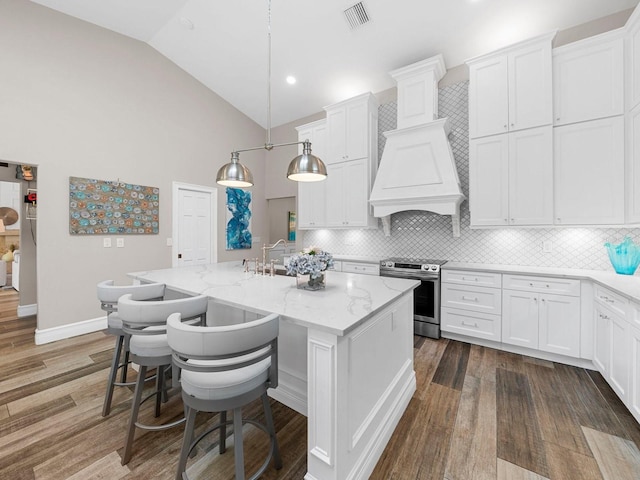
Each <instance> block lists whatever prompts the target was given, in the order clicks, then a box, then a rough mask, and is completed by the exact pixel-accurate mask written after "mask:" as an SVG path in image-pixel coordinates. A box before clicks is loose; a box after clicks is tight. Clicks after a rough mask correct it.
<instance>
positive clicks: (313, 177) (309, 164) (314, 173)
mask: <svg viewBox="0 0 640 480" xmlns="http://www.w3.org/2000/svg"><path fill="white" fill-rule="evenodd" d="M287 178H288V179H289V180H295V181H296V182H319V181H321V180H324V179H325V178H327V167H326V166H325V164H324V162H323V161H322V160H320V159H319V158H318V157H316V156H315V155H312V154H311V143H310V142H309V141H308V140H306V141H305V142H304V143H303V148H302V155H298V156H297V157H296V158H294V159H293V160H291V163H290V164H289V168H288V170H287Z"/></svg>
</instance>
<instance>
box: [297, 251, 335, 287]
mask: <svg viewBox="0 0 640 480" xmlns="http://www.w3.org/2000/svg"><path fill="white" fill-rule="evenodd" d="M330 267H333V255H331V254H330V253H329V252H325V251H323V250H322V249H321V248H320V247H308V248H305V249H303V250H302V252H300V253H299V254H298V255H293V256H292V257H291V258H290V259H289V264H288V265H287V275H306V274H309V276H310V278H311V279H312V280H313V279H316V278H319V277H320V276H321V275H322V272H324V271H325V270H326V269H327V268H330Z"/></svg>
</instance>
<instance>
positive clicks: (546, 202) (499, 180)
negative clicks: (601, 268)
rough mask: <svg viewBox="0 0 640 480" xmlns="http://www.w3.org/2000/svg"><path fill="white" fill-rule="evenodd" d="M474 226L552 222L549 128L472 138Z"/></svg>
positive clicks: (551, 145) (471, 184)
mask: <svg viewBox="0 0 640 480" xmlns="http://www.w3.org/2000/svg"><path fill="white" fill-rule="evenodd" d="M469 176H470V185H469V194H470V199H469V208H470V211H471V225H472V226H488V225H549V224H552V223H553V140H552V127H551V126H545V127H538V128H532V129H528V130H521V131H518V132H513V133H508V134H503V135H494V136H490V137H483V138H477V139H472V140H471V142H470V158H469Z"/></svg>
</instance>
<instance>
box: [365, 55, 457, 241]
mask: <svg viewBox="0 0 640 480" xmlns="http://www.w3.org/2000/svg"><path fill="white" fill-rule="evenodd" d="M445 72H446V69H445V66H444V60H443V58H442V55H437V56H435V57H432V58H428V59H427V60H423V61H421V62H418V63H414V64H412V65H409V66H407V67H404V68H400V69H398V70H394V71H393V72H391V73H390V75H391V76H392V77H393V78H394V80H396V83H397V84H398V125H397V129H396V130H391V131H388V132H384V136H385V137H386V138H387V142H386V145H385V147H384V152H383V153H382V159H381V160H380V165H379V167H378V173H377V175H376V180H375V182H374V185H373V189H372V190H371V197H370V198H369V203H370V204H371V205H372V206H373V215H374V216H375V217H380V218H381V219H382V225H383V227H384V232H385V235H387V236H389V235H390V234H391V218H390V215H391V214H392V213H397V212H403V211H407V210H426V211H429V212H435V213H438V214H440V215H451V224H452V228H453V236H454V237H459V236H460V203H462V201H463V200H464V199H465V196H464V195H463V194H462V191H461V189H460V180H459V178H458V171H457V170H456V164H455V160H454V158H453V152H452V151H451V145H450V144H449V140H448V139H447V136H448V135H449V130H450V126H449V120H448V119H447V118H441V119H438V81H439V80H440V79H441V78H442V77H443V76H444V74H445Z"/></svg>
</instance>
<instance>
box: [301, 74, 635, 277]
mask: <svg viewBox="0 0 640 480" xmlns="http://www.w3.org/2000/svg"><path fill="white" fill-rule="evenodd" d="M468 87H469V82H461V83H457V84H454V85H448V86H446V87H444V88H441V89H440V91H439V96H438V103H439V116H440V117H441V118H442V117H449V119H450V121H451V133H450V135H449V141H450V143H451V147H452V150H453V154H454V157H455V159H456V165H457V168H458V175H459V177H460V183H461V187H462V191H463V193H464V194H465V195H466V196H467V198H468V196H469V121H468V96H467V95H468ZM396 110H397V105H396V103H395V102H391V103H387V104H384V105H380V107H379V110H378V131H379V136H378V152H379V155H380V157H381V156H382V152H383V151H384V144H385V141H386V139H385V137H384V135H383V134H382V133H383V132H385V131H388V130H394V129H395V128H396V119H397V115H396ZM460 217H461V222H460V223H461V228H460V229H461V235H460V238H454V237H453V235H452V230H451V218H450V217H446V216H441V215H437V214H434V213H429V212H419V211H410V212H401V213H397V214H394V215H392V216H391V236H390V237H385V236H384V233H383V232H382V229H381V228H380V229H378V230H314V231H301V232H300V234H301V237H302V238H301V240H302V245H320V246H322V247H323V248H325V249H326V250H328V251H330V252H334V253H340V254H345V255H360V256H370V257H379V258H381V259H382V258H384V257H392V256H400V257H414V258H436V259H445V260H450V261H457V262H471V263H498V264H506V265H527V266H543V267H563V268H585V269H592V270H609V271H613V268H612V267H611V264H610V263H609V258H608V257H607V253H606V251H605V248H604V246H603V244H604V243H605V242H614V243H619V242H621V241H622V239H623V238H624V237H625V236H626V235H629V236H631V238H633V239H634V241H635V242H636V243H640V228H564V227H558V228H499V229H474V230H471V229H470V228H469V221H470V216H469V203H468V201H464V202H463V203H462V205H461V209H460ZM545 241H549V242H551V245H552V251H551V252H550V253H544V252H543V251H542V244H543V242H545Z"/></svg>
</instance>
